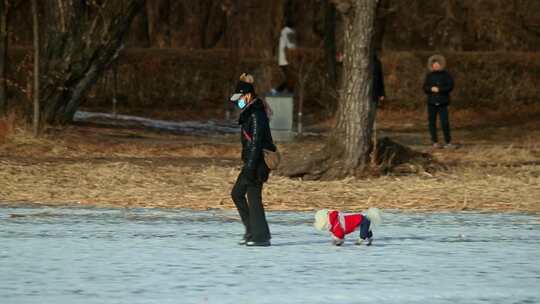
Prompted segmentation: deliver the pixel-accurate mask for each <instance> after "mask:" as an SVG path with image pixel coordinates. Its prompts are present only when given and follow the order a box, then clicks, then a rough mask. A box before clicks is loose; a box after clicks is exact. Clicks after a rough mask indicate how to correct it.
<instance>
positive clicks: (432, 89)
mask: <svg viewBox="0 0 540 304" xmlns="http://www.w3.org/2000/svg"><path fill="white" fill-rule="evenodd" d="M431 92H433V93H439V87H431Z"/></svg>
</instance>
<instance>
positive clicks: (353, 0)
mask: <svg viewBox="0 0 540 304" xmlns="http://www.w3.org/2000/svg"><path fill="white" fill-rule="evenodd" d="M333 2H334V3H336V7H337V9H338V11H340V12H342V13H343V17H344V21H345V46H344V53H345V59H344V66H343V72H344V75H343V89H342V92H341V96H340V101H339V104H338V110H337V114H336V115H337V121H336V126H335V128H334V131H333V132H332V134H331V135H330V136H329V139H328V142H327V144H326V146H325V148H324V149H323V150H322V151H319V152H318V153H316V155H314V156H312V157H311V158H308V159H306V160H302V161H301V164H293V165H292V166H291V168H288V169H285V170H283V171H282V173H284V174H285V175H288V176H306V177H308V178H310V179H336V178H342V177H345V176H350V175H362V174H363V173H364V172H365V170H366V169H367V165H368V164H369V162H368V158H369V153H370V151H371V148H372V130H373V122H374V118H375V104H374V102H373V100H372V99H371V92H370V90H371V82H372V78H373V77H372V74H373V73H372V67H371V66H372V63H371V60H370V52H371V51H372V40H373V39H372V38H373V33H374V25H375V13H376V8H377V1H374V0H343V1H337V0H335V1H333ZM302 171H304V172H302Z"/></svg>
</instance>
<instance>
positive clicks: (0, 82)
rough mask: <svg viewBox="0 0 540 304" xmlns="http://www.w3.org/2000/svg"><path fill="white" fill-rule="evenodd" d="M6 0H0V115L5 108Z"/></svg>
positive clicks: (7, 5) (7, 4)
mask: <svg viewBox="0 0 540 304" xmlns="http://www.w3.org/2000/svg"><path fill="white" fill-rule="evenodd" d="M8 9H9V3H8V0H0V115H2V114H4V113H5V112H6V110H7V91H6V90H7V87H6V63H7V48H8V23H7V16H8Z"/></svg>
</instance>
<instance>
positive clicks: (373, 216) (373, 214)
mask: <svg viewBox="0 0 540 304" xmlns="http://www.w3.org/2000/svg"><path fill="white" fill-rule="evenodd" d="M366 216H367V218H368V219H369V221H370V222H371V224H372V225H373V226H377V225H380V224H381V223H382V217H381V211H380V210H379V209H378V208H369V209H368V211H367V214H366Z"/></svg>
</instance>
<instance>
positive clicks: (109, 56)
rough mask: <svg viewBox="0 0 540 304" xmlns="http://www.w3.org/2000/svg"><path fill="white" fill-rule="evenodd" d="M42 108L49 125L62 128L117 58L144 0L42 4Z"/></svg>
mask: <svg viewBox="0 0 540 304" xmlns="http://www.w3.org/2000/svg"><path fill="white" fill-rule="evenodd" d="M42 3H43V9H44V16H43V19H44V22H43V24H44V25H45V26H46V28H45V37H44V39H43V40H42V41H43V42H44V45H43V52H42V56H41V59H42V60H41V61H42V63H41V70H42V78H41V85H42V90H41V93H42V94H41V100H40V101H41V104H42V114H43V119H44V120H45V121H46V122H47V123H49V124H66V123H68V122H70V121H71V120H72V119H73V115H74V114H75V112H76V110H77V108H78V106H79V103H80V101H81V99H82V98H83V96H84V95H85V94H86V93H87V92H88V90H89V89H90V88H91V87H92V85H93V84H94V83H95V82H96V81H97V79H98V78H99V77H100V76H101V75H102V74H103V72H104V71H105V69H106V68H107V67H108V66H109V65H110V64H111V62H113V61H114V60H115V59H116V57H117V56H118V54H119V52H120V50H121V48H122V42H123V38H124V36H125V35H126V33H127V31H128V30H129V27H130V24H131V21H132V20H133V18H134V17H135V15H136V14H137V13H138V12H139V11H140V10H141V9H142V7H143V6H144V3H145V1H144V0H115V1H104V2H102V4H99V3H101V2H99V3H98V2H93V1H91V2H87V1H75V0H44V1H43V2H42Z"/></svg>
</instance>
